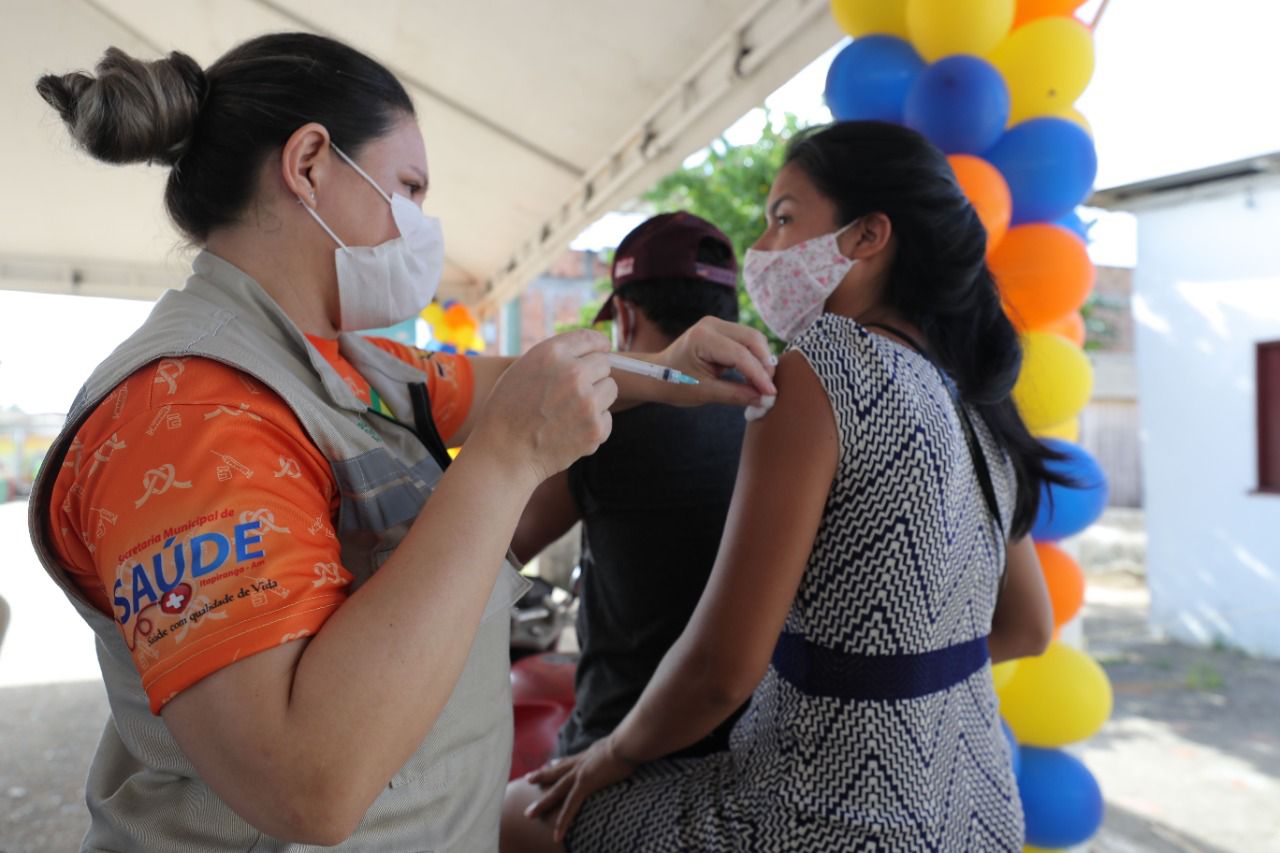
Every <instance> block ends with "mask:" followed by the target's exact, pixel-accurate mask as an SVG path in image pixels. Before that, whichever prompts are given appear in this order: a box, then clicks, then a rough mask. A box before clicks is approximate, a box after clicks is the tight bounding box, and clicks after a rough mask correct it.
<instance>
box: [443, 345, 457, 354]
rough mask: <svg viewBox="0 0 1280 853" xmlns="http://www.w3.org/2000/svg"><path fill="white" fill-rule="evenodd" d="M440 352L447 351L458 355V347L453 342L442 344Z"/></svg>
mask: <svg viewBox="0 0 1280 853" xmlns="http://www.w3.org/2000/svg"><path fill="white" fill-rule="evenodd" d="M439 352H447V353H449V354H450V355H456V354H457V352H458V348H457V347H456V346H454V345H453V344H441V345H440V349H439Z"/></svg>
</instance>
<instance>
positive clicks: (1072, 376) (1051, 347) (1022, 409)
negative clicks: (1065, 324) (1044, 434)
mask: <svg viewBox="0 0 1280 853" xmlns="http://www.w3.org/2000/svg"><path fill="white" fill-rule="evenodd" d="M1091 393H1093V367H1092V366H1090V364H1089V359H1088V358H1086V357H1085V355H1084V353H1083V352H1081V351H1080V349H1079V348H1077V347H1076V346H1075V345H1074V344H1073V343H1071V341H1069V340H1067V339H1066V338H1064V337H1061V336H1059V335H1055V334H1054V333H1053V332H1027V333H1026V334H1024V335H1023V336H1022V372H1020V373H1019V374H1018V381H1017V382H1016V383H1015V384H1014V386H1013V402H1014V403H1015V404H1016V405H1017V407H1018V412H1019V413H1020V414H1021V415H1022V420H1023V421H1024V422H1025V423H1026V425H1027V429H1029V430H1031V431H1032V432H1037V431H1039V430H1043V429H1047V428H1049V427H1053V426H1055V425H1057V424H1060V423H1062V422H1064V421H1067V420H1070V419H1071V418H1074V417H1075V416H1076V415H1078V414H1080V411H1081V410H1082V409H1083V408H1084V407H1085V405H1086V404H1087V403H1088V402H1089V395H1090V394H1091Z"/></svg>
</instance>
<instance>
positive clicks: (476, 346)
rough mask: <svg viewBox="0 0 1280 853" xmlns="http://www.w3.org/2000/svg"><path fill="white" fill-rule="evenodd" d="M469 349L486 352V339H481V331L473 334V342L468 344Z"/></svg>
mask: <svg viewBox="0 0 1280 853" xmlns="http://www.w3.org/2000/svg"><path fill="white" fill-rule="evenodd" d="M467 349H469V350H475V351H476V352H484V338H483V337H481V335H480V332H479V331H475V332H472V333H471V341H470V342H469V343H468V344H467Z"/></svg>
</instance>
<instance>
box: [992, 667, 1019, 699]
mask: <svg viewBox="0 0 1280 853" xmlns="http://www.w3.org/2000/svg"><path fill="white" fill-rule="evenodd" d="M1017 668H1018V662H1017V661H1016V660H1007V661H1005V662H1004V663H995V664H992V665H991V680H992V681H993V682H995V685H996V692H997V693H999V692H1000V691H1001V690H1003V689H1004V687H1005V685H1006V684H1008V683H1009V681H1010V679H1012V678H1013V672H1014V670H1016V669H1017Z"/></svg>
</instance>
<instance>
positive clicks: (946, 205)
mask: <svg viewBox="0 0 1280 853" xmlns="http://www.w3.org/2000/svg"><path fill="white" fill-rule="evenodd" d="M786 163H788V164H794V165H795V166H796V167H797V168H799V169H801V170H802V171H803V172H804V173H805V175H806V176H807V177H808V178H809V180H811V181H812V182H813V183H814V185H815V186H816V187H817V188H818V190H819V191H820V192H821V193H822V194H823V195H824V196H826V197H827V198H829V199H831V201H832V202H834V203H835V205H836V211H837V217H838V219H839V224H840V225H845V224H847V223H850V222H853V221H854V220H855V219H857V218H858V217H860V216H865V215H867V214H869V213H876V212H879V213H883V214H884V215H885V216H887V217H888V218H889V221H890V222H891V223H892V226H893V233H894V234H895V235H896V238H897V244H898V247H897V254H896V256H895V258H894V261H893V266H892V269H891V271H890V273H889V281H888V284H887V286H886V288H885V301H886V303H887V305H888V307H890V308H892V309H894V310H895V311H897V312H898V313H899V314H900V315H901V316H903V317H904V318H905V319H907V320H909V321H910V322H912V323H914V324H915V325H916V327H918V328H919V329H920V331H921V332H922V333H923V334H924V336H925V338H926V340H927V343H928V346H929V347H930V349H931V355H932V358H933V359H934V361H935V362H936V363H937V364H938V366H939V367H941V368H942V369H943V370H945V371H946V372H947V373H948V374H949V375H950V376H951V378H952V379H953V380H954V381H955V383H956V385H957V386H958V388H959V390H960V396H961V399H962V400H963V401H964V402H965V403H967V404H968V405H970V406H972V407H973V408H974V409H975V410H976V411H977V412H978V413H979V415H981V417H982V420H983V422H984V423H985V424H986V425H987V428H988V429H989V430H990V431H991V433H992V435H993V436H994V437H995V439H996V441H997V442H998V443H999V444H1000V446H1001V447H1003V448H1004V449H1005V451H1006V452H1007V453H1008V454H1009V457H1010V459H1011V460H1012V462H1013V467H1014V471H1015V472H1016V474H1017V480H1018V494H1017V499H1016V502H1015V504H1014V511H1013V519H1012V535H1013V536H1014V537H1015V538H1018V537H1021V536H1024V535H1026V533H1027V532H1028V531H1029V530H1030V529H1031V526H1032V524H1033V523H1034V522H1035V518H1036V512H1037V510H1038V509H1039V505H1040V488H1041V484H1043V483H1045V482H1055V483H1062V482H1065V481H1064V480H1063V478H1062V477H1061V476H1060V475H1058V474H1056V473H1054V472H1052V471H1050V470H1049V469H1048V468H1047V467H1046V465H1045V463H1046V462H1047V461H1049V460H1053V459H1058V458H1059V455H1058V454H1057V453H1055V452H1054V451H1052V450H1050V449H1049V448H1047V447H1045V445H1044V444H1043V443H1041V442H1040V441H1038V440H1037V439H1036V438H1035V437H1034V436H1032V435H1031V433H1030V432H1029V431H1028V430H1027V426H1026V424H1025V423H1023V421H1022V417H1021V416H1020V415H1019V414H1018V410H1017V409H1016V408H1015V406H1014V403H1013V399H1012V397H1011V396H1010V394H1011V392H1012V390H1013V385H1014V382H1015V381H1016V380H1017V378H1018V371H1019V369H1020V368H1021V366H1022V346H1021V343H1020V342H1019V339H1018V333H1017V331H1016V330H1015V329H1014V327H1013V324H1012V323H1010V322H1009V319H1008V317H1006V316H1005V313H1004V310H1003V309H1002V307H1001V304H1000V294H999V292H998V290H997V289H996V283H995V280H994V279H993V278H992V277H991V272H990V270H988V269H987V263H986V245H987V233H986V229H985V228H984V227H983V225H982V223H981V221H980V220H979V219H978V214H977V213H976V212H975V211H974V209H973V206H972V205H971V204H970V203H969V201H968V199H967V198H966V197H965V195H964V192H963V191H962V190H961V189H960V185H959V184H958V183H957V182H956V179H955V175H954V173H953V172H952V170H951V166H950V164H948V163H947V158H946V156H945V155H944V154H943V153H942V152H941V151H939V150H938V149H937V148H935V147H934V146H933V145H932V144H930V143H929V142H928V140H926V139H925V138H924V137H923V136H921V135H920V134H918V133H916V132H915V131H913V130H910V129H908V128H905V127H900V126H898V125H894V124H888V123H885V122H877V121H851V122H840V123H837V124H832V125H828V126H826V127H820V128H813V129H810V130H808V131H805V132H803V133H801V134H800V135H798V136H797V137H796V138H795V139H794V140H793V141H792V143H791V145H790V147H789V149H788V151H787V157H786Z"/></svg>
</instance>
